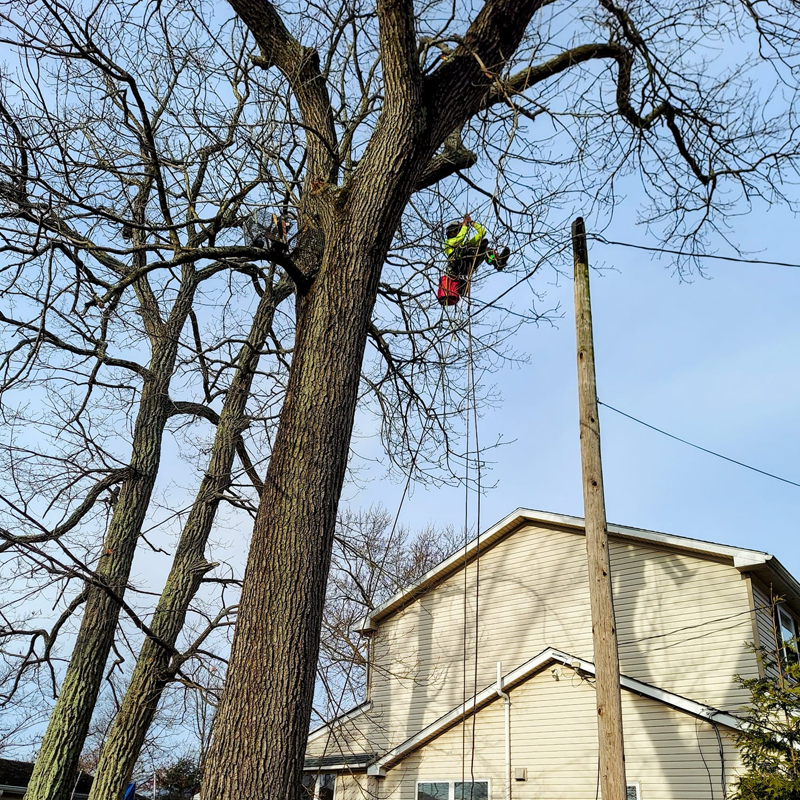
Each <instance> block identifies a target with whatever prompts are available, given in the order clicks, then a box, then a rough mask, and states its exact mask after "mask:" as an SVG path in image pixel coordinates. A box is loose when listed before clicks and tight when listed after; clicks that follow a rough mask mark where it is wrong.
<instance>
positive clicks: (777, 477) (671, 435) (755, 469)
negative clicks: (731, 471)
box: [597, 400, 800, 488]
mask: <svg viewBox="0 0 800 800" xmlns="http://www.w3.org/2000/svg"><path fill="white" fill-rule="evenodd" d="M597 403H598V405H601V406H604V407H605V408H608V409H610V410H611V411H616V413H617V414H621V415H622V416H623V417H627V418H628V419H631V420H633V421H634V422H638V423H639V424H640V425H644V427H645V428H650V430H651V431H656V433H661V434H663V435H664V436H668V437H669V438H670V439H675V441H676V442H681V443H682V444H688V445H689V447H694V448H695V450H702V451H703V452H704V453H708V454H709V455H712V456H716V457H717V458H721V459H723V460H724V461H730V462H731V464H738V465H739V466H740V467H744V468H745V469H750V470H752V471H753V472H758V473H759V474H761V475H766V476H767V477H768V478H774V479H775V480H776V481H783V483H788V484H791V485H792V486H797V487H798V488H800V483H796V482H795V481H790V480H789V479H788V478H782V477H781V476H780V475H775V474H773V473H772V472H766V471H765V470H763V469H759V468H758V467H752V466H750V464H745V463H744V462H743V461H737V460H736V459H735V458H729V457H728V456H724V455H722V453H715V452H714V451H713V450H709V449H708V448H707V447H701V446H700V445H699V444H694V442H689V441H687V440H686V439H681V437H680V436H675V434H674V433H667V431H664V430H661V428H656V426H655V425H650V423H648V422H644V420H641V419H637V418H636V417H634V416H631V415H630V414H626V413H625V412H624V411H620V410H619V409H618V408H614V406H610V405H609V404H608V403H604V402H602V401H601V400H598V401H597Z"/></svg>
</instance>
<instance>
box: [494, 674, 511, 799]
mask: <svg viewBox="0 0 800 800" xmlns="http://www.w3.org/2000/svg"><path fill="white" fill-rule="evenodd" d="M495 691H496V692H497V694H498V695H499V696H500V697H502V698H503V705H504V706H505V712H506V800H511V698H510V697H509V696H508V694H507V693H506V692H504V691H503V662H502V661H498V662H497V686H496V688H495Z"/></svg>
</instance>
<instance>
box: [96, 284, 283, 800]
mask: <svg viewBox="0 0 800 800" xmlns="http://www.w3.org/2000/svg"><path fill="white" fill-rule="evenodd" d="M286 287H287V284H285V283H284V284H283V285H280V286H279V287H276V288H277V291H276V292H275V293H273V291H271V289H270V288H269V287H268V289H267V290H266V291H265V293H264V295H263V296H262V298H261V301H260V302H259V305H258V308H257V309H256V313H255V316H254V318H253V323H252V326H251V329H250V335H249V336H248V340H247V342H246V343H245V345H244V346H243V347H242V349H241V351H240V353H239V358H238V360H237V370H236V373H235V375H234V377H233V380H232V381H231V385H230V388H229V389H228V392H227V394H226V396H225V402H224V404H223V407H222V411H221V412H220V415H219V421H218V423H217V430H216V434H215V437H214V444H213V446H212V451H211V457H210V459H209V463H208V469H207V470H206V473H205V475H204V476H203V480H202V481H201V483H200V487H199V489H198V492H197V497H196V499H195V502H194V504H193V506H192V509H191V511H190V513H189V517H188V519H187V520H186V524H185V526H184V528H183V532H182V533H181V537H180V541H179V543H178V548H177V550H176V552H175V559H174V561H173V564H172V569H171V570H170V573H169V576H168V578H167V582H166V584H165V586H164V590H163V592H162V593H161V597H160V598H159V601H158V605H157V607H156V611H155V614H154V616H153V620H152V623H151V625H150V629H151V631H152V633H153V634H154V635H155V636H157V637H158V640H155V639H153V638H150V637H148V638H146V639H145V642H144V644H143V646H142V651H141V653H140V654H139V658H138V659H137V661H136V667H135V668H134V671H133V676H132V677H131V682H130V684H129V686H128V689H127V691H126V692H125V696H124V698H123V700H122V705H121V707H120V709H119V711H118V712H117V715H116V717H115V718H114V722H113V724H112V726H111V730H110V731H109V734H108V737H107V738H106V740H105V743H104V744H103V750H102V752H101V755H100V761H99V763H98V765H97V770H96V772H95V778H94V782H93V784H92V790H91V793H90V795H89V797H90V800H111V798H121V797H122V795H123V793H124V791H125V786H126V784H127V783H128V781H129V780H130V778H131V773H132V772H133V768H134V765H135V764H136V760H137V759H138V757H139V753H140V752H141V749H142V745H143V743H144V739H145V736H146V734H147V731H148V729H149V728H150V725H151V723H152V721H153V717H154V716H155V713H156V710H157V708H158V703H159V700H160V699H161V694H162V692H163V690H164V687H165V686H166V684H167V683H168V682H169V680H171V678H172V677H173V674H174V665H171V664H170V661H171V658H172V648H174V646H175V642H176V641H177V639H178V635H179V634H180V632H181V630H182V628H183V623H184V620H185V618H186V612H187V610H188V608H189V604H190V603H191V601H192V599H193V598H194V596H195V594H196V593H197V589H198V587H199V586H200V580H201V578H202V577H203V575H204V574H205V572H206V571H207V570H208V568H209V567H210V566H211V565H210V564H208V562H207V561H206V560H205V557H204V552H205V547H206V543H207V541H208V536H209V534H210V532H211V529H212V525H213V522H214V517H215V515H216V511H217V506H218V505H219V501H220V498H221V497H222V494H223V492H224V491H225V489H226V488H227V487H228V485H229V483H230V476H231V468H232V465H233V458H234V454H235V452H236V447H237V443H238V442H239V441H240V436H241V432H242V428H243V426H244V420H245V408H246V405H247V399H248V397H249V395H250V388H251V385H252V382H253V376H254V375H255V372H256V370H257V369H258V362H259V358H260V355H261V350H262V348H263V346H264V342H265V340H266V338H267V335H268V334H269V331H270V330H271V327H272V320H273V316H274V312H275V307H276V304H277V303H280V302H281V300H282V299H285V297H286V296H287V294H289V292H286V291H284V290H285V289H286Z"/></svg>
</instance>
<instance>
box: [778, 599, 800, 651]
mask: <svg viewBox="0 0 800 800" xmlns="http://www.w3.org/2000/svg"><path fill="white" fill-rule="evenodd" d="M776 613H777V617H778V618H777V620H775V621H776V622H777V624H778V637H779V638H780V640H781V641H780V646H781V652H780V656H781V660H782V661H783V662H784V663H786V664H796V663H797V661H798V655H797V638H798V634H800V629H799V628H798V625H797V620H796V619H795V618H794V617H793V616H792V615H791V614H790V613H789V612H788V611H787V610H786V609H785V608H783V606H778V608H777V609H776Z"/></svg>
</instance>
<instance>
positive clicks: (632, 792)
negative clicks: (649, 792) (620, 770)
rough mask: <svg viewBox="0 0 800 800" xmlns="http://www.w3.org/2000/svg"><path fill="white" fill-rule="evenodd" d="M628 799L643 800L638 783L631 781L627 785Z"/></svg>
mask: <svg viewBox="0 0 800 800" xmlns="http://www.w3.org/2000/svg"><path fill="white" fill-rule="evenodd" d="M626 798H627V800H642V794H641V792H640V791H639V784H638V783H629V784H628V786H627V795H626Z"/></svg>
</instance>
